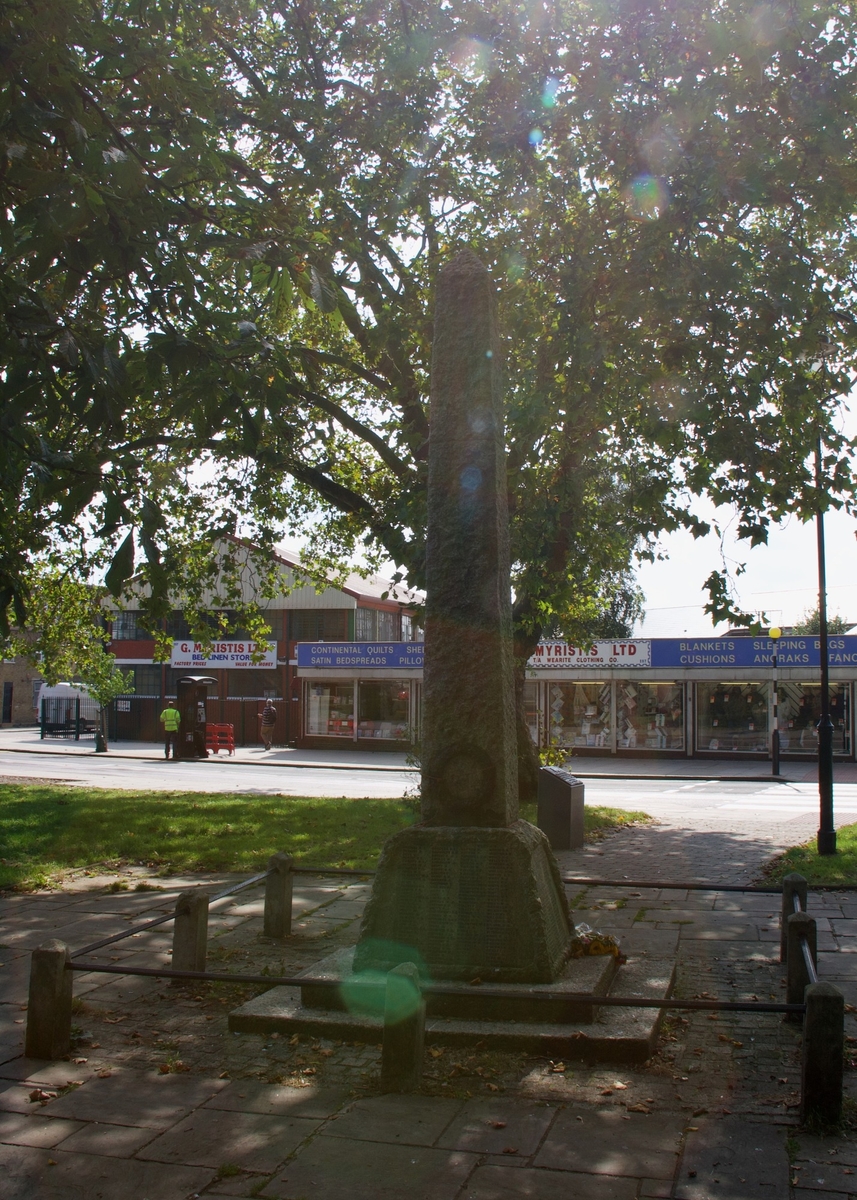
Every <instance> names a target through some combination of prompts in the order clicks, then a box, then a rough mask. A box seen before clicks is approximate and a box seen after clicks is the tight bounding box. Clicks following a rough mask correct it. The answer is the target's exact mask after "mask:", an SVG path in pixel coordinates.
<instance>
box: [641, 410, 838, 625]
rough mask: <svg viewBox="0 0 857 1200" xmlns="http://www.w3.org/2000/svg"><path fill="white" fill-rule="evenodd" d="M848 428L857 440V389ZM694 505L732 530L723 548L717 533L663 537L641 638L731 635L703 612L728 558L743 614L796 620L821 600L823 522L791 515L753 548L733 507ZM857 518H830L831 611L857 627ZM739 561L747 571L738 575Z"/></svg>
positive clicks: (644, 574)
mask: <svg viewBox="0 0 857 1200" xmlns="http://www.w3.org/2000/svg"><path fill="white" fill-rule="evenodd" d="M839 424H840V428H841V431H842V432H843V433H844V434H845V435H846V436H848V437H852V438H853V437H857V391H854V390H852V392H851V393H850V394H849V395H848V396H847V397H845V398H844V401H843V404H842V407H841V409H840V416H839ZM694 510H695V511H696V512H697V513H698V514H699V516H700V517H702V518H703V519H704V520H706V521H712V520H716V521H717V523H718V525H719V527H720V528H721V529H722V530H725V531H726V532H725V535H724V539H723V545H722V547H721V542H720V538H719V537H717V536H716V535H715V534H709V536H708V537H706V538H700V539H699V540H698V541H696V542H695V541H694V540H693V538H692V537H691V535H690V534H689V533H686V532H684V531H680V532H678V533H675V534H670V535H669V536H665V537H663V538H662V539H661V543H660V545H661V550H662V551H663V552H664V553H665V554H667V556H668V558H667V559H666V561H663V562H655V563H643V564H641V565H640V567H639V568H638V570H637V582H638V583H639V585H640V587H641V588H642V589H643V592H644V593H645V596H646V601H645V605H644V608H645V617H644V618H643V620H642V621H641V622H638V623H637V625H636V626H635V628H634V635H635V637H681V636H682V634H685V633H687V634H690V635H691V636H699V635H708V636H709V637H710V636H711V635H712V633H717V632H719V633H723V632H725V631H726V629H728V628H729V626H728V625H724V624H721V625H718V626H716V627H715V626H713V625H712V624H711V618H710V617H709V616H708V615H707V613H705V612H704V611H703V606H704V605H705V603H706V600H707V599H708V594H707V592H705V591H704V590H703V584H704V582H705V580H706V579H707V578H708V576H709V575H710V574H711V572H712V571H718V570H722V568H723V560H724V555H725V558H726V561H727V564H728V566H729V568H730V574H731V575H732V577H733V579H734V583H735V595H736V597H737V604H738V606H739V607H740V609H741V611H742V612H748V613H760V614H761V613H765V614H766V619H765V624H766V625H768V626H772V625H784V626H789V625H793V624H794V623H795V622H796V621H800V620H801V618H802V617H803V615H804V614H805V613H806V612H807V611H808V610H813V609H815V608H816V607H817V605H818V550H817V535H816V525H815V522H814V521H812V522H810V523H809V524H807V525H803V524H801V522H800V521H798V520H795V519H790V520H789V521H787V522H785V523H784V524H783V525H782V526H781V527H777V528H774V529H771V530H770V533H769V537H768V544H767V545H765V546H756V547H755V548H753V549H751V548H750V544H749V542H743V543H741V542H738V541H737V539H736V538H734V537H731V536H730V534H729V528H730V527H731V528H732V529H734V528H735V525H736V524H737V520H736V518H734V517H733V516H732V515H731V513H730V512H729V510H728V509H724V508H720V509H715V507H714V505H712V504H710V503H709V504H707V505H706V504H705V503H704V502H702V501H700V502H697V504H696V505H695V506H694ZM855 534H857V518H855V517H853V516H848V515H847V514H845V513H842V512H830V513H826V514H825V517H824V542H825V562H826V566H827V613H828V616H829V617H831V616H840V617H843V618H844V619H845V620H846V621H848V623H849V628H850V627H851V626H852V625H857V537H855ZM739 563H745V564H746V568H747V569H746V571H745V572H744V574H742V575H741V576H739V577H737V578H736V577H735V568H736V566H737V565H738V564H739Z"/></svg>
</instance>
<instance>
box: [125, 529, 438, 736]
mask: <svg viewBox="0 0 857 1200" xmlns="http://www.w3.org/2000/svg"><path fill="white" fill-rule="evenodd" d="M240 550H241V553H242V554H244V556H245V562H244V569H243V571H242V576H241V580H242V581H241V587H242V591H243V597H242V598H243V599H244V600H245V601H248V602H249V601H251V600H253V599H254V598H256V597H258V595H259V592H260V583H259V578H258V575H257V574H256V572H255V570H254V567H253V559H254V555H255V553H256V552H255V551H254V549H253V547H251V546H245V545H243V544H240ZM274 558H275V565H276V567H277V568H278V571H279V576H280V580H281V583H282V587H281V588H280V589H278V591H277V594H276V595H274V596H273V597H272V598H271V599H270V600H268V601H266V602H265V606H264V616H265V620H266V621H267V623H268V625H269V626H270V628H271V635H270V638H269V640H267V641H265V642H260V643H256V642H253V641H251V640H250V639H249V637H248V636H247V633H246V631H245V630H242V629H241V628H240V627H237V628H235V630H234V632H231V633H230V634H229V635H228V637H227V638H225V639H223V640H222V641H220V640H219V641H216V642H214V643H213V644H212V646H211V647H210V648H209V649H208V650H207V651H205V652H203V650H202V647H201V645H200V644H198V643H195V642H194V641H193V639H192V638H190V637H189V636H188V635H189V630H188V626H187V623H186V621H185V619H184V615H183V613H182V612H181V611H176V612H174V613H173V614H172V616H171V618H170V620H169V622H168V623H167V628H166V630H165V632H166V633H167V635H168V636H169V638H170V640H171V642H172V648H171V656H170V661H169V662H168V663H157V662H155V661H154V650H155V642H154V637H153V635H152V633H151V632H150V631H148V630H147V629H146V628H145V622H144V616H143V614H142V613H141V612H140V610H139V608H136V609H135V607H134V601H133V599H129V600H128V601H127V606H126V607H125V608H124V609H123V610H122V611H115V612H113V613H111V614H110V619H111V641H110V643H109V646H108V648H109V650H110V652H111V653H112V654H113V655H114V656H115V659H116V664H117V666H118V667H120V668H121V669H122V670H123V671H125V672H129V671H130V672H131V673H132V676H133V681H134V691H133V693H129V694H128V695H127V696H122V697H119V699H117V700H116V701H115V702H114V704H113V705H112V706H111V709H112V711H111V714H110V728H109V734H110V736H111V737H112V738H113V739H114V740H117V739H121V740H126V739H127V740H131V741H134V740H141V741H155V740H158V739H160V737H161V730H160V725H159V723H158V716H159V714H160V712H161V709H162V708H163V704H164V701H165V700H166V698H167V697H175V695H176V685H177V682H178V680H179V679H181V678H182V677H184V676H186V675H207V676H210V677H211V678H212V679H214V680H215V682H214V683H213V684H211V685H210V686H209V689H208V700H207V704H206V708H207V714H208V720H209V721H211V722H218V723H228V724H231V725H232V726H233V727H234V730H235V740H236V742H237V743H238V744H239V745H247V744H251V745H252V744H254V743H258V742H259V741H260V734H259V718H260V715H261V711H262V707H263V705H264V703H265V701H266V700H271V701H273V703H274V707H275V708H276V710H277V725H276V728H275V734H274V742H275V744H276V745H287V744H290V743H292V744H301V745H307V746H311V745H313V744H324V745H329V744H330V740H329V739H330V738H331V737H332V736H338V734H334V733H333V732H332V731H333V730H340V731H342V735H343V736H344V731H345V730H346V729H347V730H348V732H349V733H350V734H354V733H355V731H356V733H357V734H359V736H360V737H361V738H362V739H363V740H371V742H372V743H373V748H374V747H376V746H377V747H379V748H380V747H381V746H383V745H385V744H386V745H390V746H393V745H395V746H398V745H399V744H400V743H401V740H402V739H403V738H406V737H407V735H408V731H409V729H410V728H411V720H412V717H411V710H410V693H409V692H408V693H407V694H406V695H405V697H404V699H403V697H402V695H401V691H402V689H401V687H400V686H397V681H392V680H390V678H389V672H387V677H386V678H384V679H377V680H372V681H367V683H370V684H372V683H374V687H373V686H367V687H365V688H362V689H361V690H360V691H359V692H356V691H355V689H354V687H353V686H350V680H349V679H346V680H343V681H342V682H343V686H342V687H341V688H339V689H338V690H337V689H334V691H333V693H330V694H327V693H324V694H322V695H320V696H313V697H309V696H305V695H304V684H303V681H301V680H300V679H299V678H298V674H297V656H296V647H297V645H298V643H300V642H307V641H309V642H311V643H312V644H313V645H318V646H327V645H342V644H353V643H354V642H356V641H358V640H360V641H366V642H370V643H371V642H374V641H375V640H377V641H379V642H383V643H384V644H391V643H400V642H405V643H408V642H409V641H410V640H411V639H413V638H414V637H415V636H422V635H421V632H420V631H419V630H418V629H417V628H416V625H415V621H414V615H413V604H414V598H413V595H412V593H410V592H408V591H407V589H405V588H403V587H401V586H396V585H394V584H392V583H391V582H390V581H389V580H386V579H382V578H380V577H377V576H372V577H369V578H363V577H362V576H360V575H356V574H353V575H349V576H348V577H347V579H346V580H345V582H344V583H342V584H340V585H338V586H331V587H329V588H324V589H323V590H321V591H316V589H315V588H314V587H313V586H311V585H303V584H302V583H301V582H300V576H299V573H298V572H297V571H296V568H297V567H298V565H299V563H298V559H297V558H296V557H295V556H293V555H291V554H289V553H288V552H286V551H278V552H277V554H276V555H275V556H274ZM208 602H209V603H210V604H211V606H212V608H214V609H216V608H217V598H216V596H212V597H210V598H209V599H208ZM223 611H224V613H225V616H226V617H227V619H229V621H230V624H232V625H235V622H236V620H237V616H236V613H235V612H230V611H228V610H223ZM349 686H350V690H349ZM355 705H356V708H355ZM355 713H356V722H355ZM316 730H323V733H322V734H320V735H317V734H316V733H315V732H314V731H316ZM319 736H320V737H321V738H322V742H321V743H319V742H318V737H319Z"/></svg>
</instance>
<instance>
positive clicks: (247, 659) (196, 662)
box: [170, 641, 277, 671]
mask: <svg viewBox="0 0 857 1200" xmlns="http://www.w3.org/2000/svg"><path fill="white" fill-rule="evenodd" d="M254 655H255V661H254ZM260 656H261V657H260ZM276 665H277V643H276V642H212V643H211V646H210V647H209V649H208V651H207V653H204V652H203V648H202V644H201V643H200V642H191V641H176V642H173V649H172V653H171V655H170V666H171V667H177V668H178V669H179V670H181V671H197V670H210V669H212V668H214V667H220V668H228V669H229V670H230V671H232V670H235V669H238V670H241V669H242V668H243V669H248V668H249V669H251V670H255V669H257V668H264V667H269V668H270V667H276Z"/></svg>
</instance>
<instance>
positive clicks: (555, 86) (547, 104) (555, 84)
mask: <svg viewBox="0 0 857 1200" xmlns="http://www.w3.org/2000/svg"><path fill="white" fill-rule="evenodd" d="M558 91H559V80H558V79H554V78H553V77H552V76H549V77H548V78H547V80H546V81H545V86H544V89H543V91H542V108H556V94H557V92H558Z"/></svg>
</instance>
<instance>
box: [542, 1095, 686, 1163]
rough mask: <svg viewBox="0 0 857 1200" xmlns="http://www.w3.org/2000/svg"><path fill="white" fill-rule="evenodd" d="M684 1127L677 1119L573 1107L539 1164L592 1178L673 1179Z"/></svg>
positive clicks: (556, 1126) (550, 1136) (557, 1125)
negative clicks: (642, 1177)
mask: <svg viewBox="0 0 857 1200" xmlns="http://www.w3.org/2000/svg"><path fill="white" fill-rule="evenodd" d="M683 1126H684V1122H683V1120H682V1118H681V1117H679V1116H677V1115H667V1116H660V1115H658V1114H656V1113H647V1114H639V1113H624V1112H622V1111H621V1110H620V1109H618V1108H610V1109H608V1108H604V1109H601V1110H595V1111H593V1110H591V1109H583V1108H579V1107H572V1108H567V1109H565V1110H563V1111H562V1112H560V1113H559V1114H558V1115H557V1118H556V1121H555V1122H554V1124H553V1126H552V1127H551V1130H550V1133H549V1134H548V1136H547V1138H546V1139H545V1142H544V1144H543V1146H542V1148H541V1149H540V1150H539V1152H538V1154H537V1155H536V1158H535V1165H536V1166H539V1167H548V1168H553V1169H556V1170H564V1171H577V1172H581V1173H587V1174H592V1175H627V1176H632V1177H633V1176H640V1175H646V1176H649V1177H654V1178H660V1179H672V1177H673V1173H674V1171H675V1167H676V1161H677V1157H678V1153H679V1148H680V1144H681V1138H682V1131H683Z"/></svg>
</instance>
